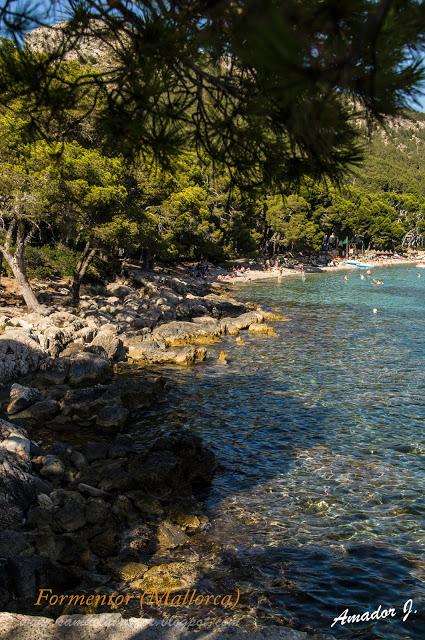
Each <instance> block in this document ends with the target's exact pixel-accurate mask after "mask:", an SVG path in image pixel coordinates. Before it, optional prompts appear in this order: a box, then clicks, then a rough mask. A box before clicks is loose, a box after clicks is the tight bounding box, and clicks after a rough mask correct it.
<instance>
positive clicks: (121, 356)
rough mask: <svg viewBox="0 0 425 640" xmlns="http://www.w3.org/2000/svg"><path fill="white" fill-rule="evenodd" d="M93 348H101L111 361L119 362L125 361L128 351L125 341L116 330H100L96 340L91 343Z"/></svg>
mask: <svg viewBox="0 0 425 640" xmlns="http://www.w3.org/2000/svg"><path fill="white" fill-rule="evenodd" d="M90 346H91V347H101V348H102V349H103V350H104V351H105V353H106V355H107V356H108V358H109V360H112V361H113V362H119V361H120V360H125V358H126V351H125V348H124V345H123V341H122V340H121V338H119V337H118V336H117V334H116V332H115V331H114V329H105V330H102V329H101V330H100V331H99V333H98V334H97V336H96V337H95V338H94V340H93V341H92V342H91V343H90Z"/></svg>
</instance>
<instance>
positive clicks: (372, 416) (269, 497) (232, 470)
mask: <svg viewBox="0 0 425 640" xmlns="http://www.w3.org/2000/svg"><path fill="white" fill-rule="evenodd" d="M345 273H347V272H341V271H339V272H335V273H329V274H307V276H306V279H305V281H303V280H302V279H301V277H293V278H288V279H283V280H282V281H281V282H280V283H278V282H277V280H270V281H261V282H259V281H257V282H254V283H251V284H246V285H243V286H240V288H239V289H238V295H239V297H242V298H244V299H246V300H253V301H255V302H258V303H259V304H261V305H264V306H268V307H270V308H274V309H277V310H279V311H280V312H281V313H283V314H284V315H286V316H288V318H289V321H288V322H282V323H276V325H275V327H276V330H277V332H278V334H279V335H278V338H271V337H261V336H250V335H249V334H247V333H244V334H243V336H244V339H245V340H246V344H245V345H243V346H237V345H236V344H235V340H234V338H229V339H228V341H227V343H226V345H225V347H224V348H226V349H227V350H228V351H229V353H230V359H229V365H228V366H227V367H226V366H220V365H218V364H217V363H216V360H215V356H214V359H213V358H211V359H210V360H209V361H207V363H206V365H204V366H198V367H195V369H192V370H188V371H185V372H179V373H173V372H170V376H171V377H172V378H173V385H171V386H172V389H171V391H170V396H169V401H168V403H167V405H166V406H164V408H163V410H162V411H161V412H160V414H159V416H158V418H157V419H158V420H159V421H160V422H161V426H163V427H165V428H175V427H182V426H184V427H186V428H189V429H191V430H193V431H194V432H196V433H199V434H200V435H202V437H203V438H204V439H205V440H206V442H207V443H208V444H209V445H210V446H212V447H213V448H214V450H215V452H216V455H217V457H218V459H219V461H220V463H221V465H222V469H221V471H220V473H219V474H218V475H217V478H216V480H215V481H214V486H213V489H212V492H211V495H210V498H209V509H210V514H211V522H212V526H211V529H210V530H209V531H208V533H207V534H206V539H207V543H208V544H210V545H211V546H213V547H214V548H215V549H216V550H218V551H217V553H218V557H219V560H217V561H216V567H215V569H211V575H212V576H217V575H220V570H221V572H222V574H221V575H223V576H224V575H227V576H230V575H231V577H232V580H234V582H235V583H236V584H239V585H240V586H241V588H242V591H243V593H244V599H245V600H244V601H245V614H246V616H248V617H251V618H252V617H254V618H255V620H256V624H258V625H259V626H264V625H271V624H287V623H289V624H292V625H293V626H295V627H296V628H299V629H308V628H315V629H320V630H323V631H327V632H331V633H333V635H334V636H335V637H337V638H362V639H364V640H374V639H376V640H378V639H379V640H381V639H382V640H401V639H405V638H406V639H407V638H414V639H419V638H421V639H422V638H425V582H424V580H425V557H424V551H425V496H424V489H425V432H424V418H425V270H420V269H417V268H416V267H415V266H402V267H387V268H381V269H380V268H376V269H374V271H373V277H378V278H381V279H382V280H383V281H384V284H383V285H382V286H374V285H373V284H372V283H371V280H370V279H369V278H367V277H366V276H365V279H364V280H362V279H361V277H360V275H361V273H362V272H360V271H359V270H355V271H350V272H348V277H349V280H348V282H345V281H344V275H345ZM418 275H420V276H421V277H418ZM374 308H376V309H377V313H376V314H374V313H373V309H374ZM219 348H223V345H220V346H219ZM226 572H227V574H226ZM229 584H230V583H229ZM409 598H411V599H412V600H413V605H414V606H413V610H416V612H417V613H416V614H414V613H413V612H412V614H411V615H410V616H409V618H408V619H407V620H406V621H405V622H402V612H401V608H402V606H403V603H404V602H405V601H406V600H408V599H409ZM247 603H248V604H247ZM379 605H381V606H382V607H394V608H395V609H396V612H397V616H396V617H395V618H389V619H388V618H387V619H386V620H380V621H377V622H372V623H370V622H369V623H366V622H364V623H362V624H352V625H345V626H343V627H341V626H337V627H334V628H333V629H331V627H330V625H331V623H332V620H333V618H334V617H335V616H338V615H339V614H340V613H341V612H342V611H343V610H344V609H346V608H348V609H349V612H350V614H354V613H363V612H364V611H366V610H369V611H373V610H375V609H377V607H378V606H379Z"/></svg>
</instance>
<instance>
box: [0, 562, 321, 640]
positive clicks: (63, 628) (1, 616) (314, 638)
mask: <svg viewBox="0 0 425 640" xmlns="http://www.w3.org/2000/svg"><path fill="white" fill-rule="evenodd" d="M179 565H182V566H179ZM154 569H155V571H154ZM195 581H196V574H195V573H194V572H193V570H192V571H190V569H189V568H188V567H187V566H186V565H184V564H183V563H177V562H174V563H169V564H168V565H166V564H164V565H159V566H158V567H153V568H152V569H150V570H149V571H148V572H147V573H146V574H145V578H144V579H143V580H140V581H136V583H137V584H136V583H135V584H136V587H137V588H140V589H142V590H145V591H154V590H158V591H167V590H168V591H183V590H185V589H188V588H190V587H191V586H192V585H193V584H195ZM0 629H1V630H2V631H3V632H4V634H5V636H4V637H5V638H7V639H9V638H10V639H11V638H13V640H81V638H82V637H84V638H86V639H87V640H91V639H92V638H93V639H94V638H100V639H101V640H104V639H105V640H106V638H107V640H136V639H140V640H142V638H143V640H202V639H205V637H206V636H207V637H208V638H209V640H320V638H321V639H322V640H324V638H326V640H332V638H333V636H329V635H326V636H323V635H317V634H314V635H311V634H310V633H308V634H307V633H305V632H304V631H296V630H294V629H289V628H285V627H281V626H279V627H278V626H272V627H267V628H265V629H260V630H258V631H243V630H240V631H239V630H238V631H235V630H234V629H233V630H229V629H226V627H221V628H220V627H219V626H217V627H216V628H214V629H209V630H208V633H207V634H206V633H205V631H194V630H192V629H188V628H187V627H186V626H185V625H184V624H183V623H182V622H177V621H174V622H173V624H172V625H170V626H167V625H166V626H164V624H163V623H162V622H161V621H160V620H155V619H153V618H123V617H122V616H121V614H120V613H98V614H91V615H90V614H89V615H78V614H76V615H65V616H60V618H58V619H57V620H56V621H54V620H52V619H50V618H45V617H40V616H25V615H20V614H16V613H0Z"/></svg>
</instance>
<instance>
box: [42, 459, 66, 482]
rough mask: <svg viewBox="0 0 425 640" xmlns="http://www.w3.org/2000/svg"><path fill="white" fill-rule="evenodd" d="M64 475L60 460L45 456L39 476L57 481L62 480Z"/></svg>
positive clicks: (63, 467)
mask: <svg viewBox="0 0 425 640" xmlns="http://www.w3.org/2000/svg"><path fill="white" fill-rule="evenodd" d="M64 473H65V465H64V463H63V462H62V460H60V458H57V457H56V456H52V455H48V456H45V458H44V461H43V466H42V468H41V470H40V475H42V476H44V477H45V478H49V479H50V480H55V479H56V480H58V479H60V478H62V476H63V474H64Z"/></svg>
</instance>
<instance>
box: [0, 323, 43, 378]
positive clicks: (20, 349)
mask: <svg viewBox="0 0 425 640" xmlns="http://www.w3.org/2000/svg"><path fill="white" fill-rule="evenodd" d="M46 357H47V353H46V352H45V351H44V350H43V349H42V347H41V345H40V342H39V340H38V339H37V337H36V336H34V335H32V334H31V333H30V332H29V331H27V330H25V329H8V330H7V332H6V333H4V334H3V335H0V382H7V381H9V380H14V379H16V378H21V377H23V376H26V375H27V374H28V373H29V372H30V371H36V370H37V369H38V368H39V366H40V364H41V362H42V361H43V360H44V359H45V358H46Z"/></svg>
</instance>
